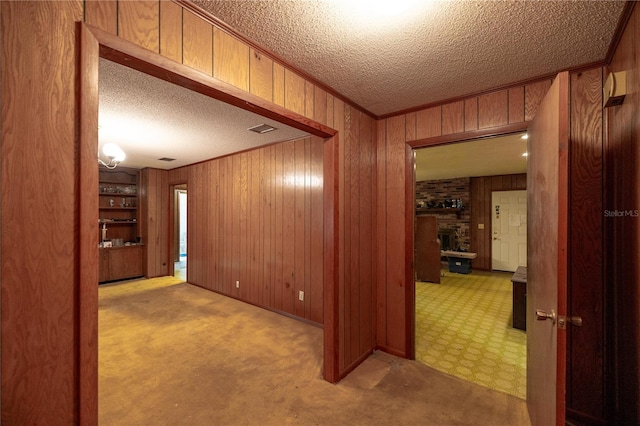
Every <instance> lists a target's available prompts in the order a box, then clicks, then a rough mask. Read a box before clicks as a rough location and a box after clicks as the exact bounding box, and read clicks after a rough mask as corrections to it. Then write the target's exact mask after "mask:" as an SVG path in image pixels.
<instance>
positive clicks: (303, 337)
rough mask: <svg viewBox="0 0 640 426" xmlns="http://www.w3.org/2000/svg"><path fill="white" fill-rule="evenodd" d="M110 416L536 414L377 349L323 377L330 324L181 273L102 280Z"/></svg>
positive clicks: (489, 419)
mask: <svg viewBox="0 0 640 426" xmlns="http://www.w3.org/2000/svg"><path fill="white" fill-rule="evenodd" d="M99 297H100V299H99V421H100V424H101V425H125V426H133V425H282V424H298V425H392V424H393V425H480V424H482V425H529V424H530V422H529V420H528V415H527V412H526V405H525V402H524V401H522V400H521V399H519V398H516V397H513V396H511V395H507V394H505V393H502V392H497V391H494V390H491V389H487V388H485V387H482V386H478V385H475V384H472V383H468V382H465V381H463V380H460V379H458V378H455V377H452V376H449V375H446V374H442V373H440V372H438V371H436V370H434V369H432V368H429V367H427V366H425V365H423V364H421V363H419V362H416V361H407V360H404V359H400V358H396V357H393V356H391V355H388V354H385V353H382V352H374V354H373V355H372V356H370V357H369V358H368V359H367V360H366V361H365V362H364V363H363V364H362V365H361V366H359V367H358V368H357V369H356V370H354V371H353V372H352V373H351V374H350V375H349V376H348V377H347V378H345V379H344V380H342V381H341V382H340V383H338V384H335V385H334V384H330V383H327V382H326V381H324V380H322V330H321V329H319V328H317V327H313V326H310V325H308V324H305V323H302V322H300V321H296V320H293V319H290V318H287V317H285V316H282V315H278V314H276V313H273V312H269V311H267V310H264V309H260V308H256V307H254V306H251V305H247V304H245V303H242V302H239V301H237V300H234V299H231V298H228V297H224V296H221V295H218V294H215V293H212V292H209V291H207V290H204V289H201V288H198V287H195V286H192V285H190V284H186V283H179V280H178V279H176V278H174V277H168V278H162V279H154V280H141V281H130V282H126V283H122V284H111V285H106V286H104V285H103V286H100V289H99Z"/></svg>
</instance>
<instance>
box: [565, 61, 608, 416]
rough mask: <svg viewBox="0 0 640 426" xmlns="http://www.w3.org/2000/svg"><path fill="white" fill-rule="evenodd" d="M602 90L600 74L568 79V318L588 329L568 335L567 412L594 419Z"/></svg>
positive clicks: (597, 409)
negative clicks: (575, 318)
mask: <svg viewBox="0 0 640 426" xmlns="http://www.w3.org/2000/svg"><path fill="white" fill-rule="evenodd" d="M602 84H603V81H602V70H601V69H600V68H597V69H594V70H590V71H584V72H581V73H578V74H573V75H572V76H571V152H570V155H571V158H570V176H571V178H570V185H571V189H570V197H571V198H570V203H569V205H570V206H571V208H570V217H571V222H570V227H571V229H572V230H575V232H570V237H569V252H570V256H571V262H570V264H569V268H570V270H569V276H570V284H569V286H570V287H569V290H570V292H569V295H570V297H569V314H570V315H580V316H581V317H582V319H583V321H585V323H589V324H591V325H590V326H589V327H586V328H580V329H577V328H570V331H569V335H568V344H569V350H568V354H569V357H568V363H567V369H568V371H569V374H568V376H567V378H568V383H567V389H568V391H569V392H568V395H567V396H568V397H567V406H568V407H570V408H571V409H573V410H575V411H579V412H581V413H584V414H588V415H589V416H591V417H593V418H598V419H604V418H605V410H604V408H605V407H604V401H605V395H604V393H603V392H604V389H605V383H604V377H605V376H604V373H605V368H604V347H603V345H602V342H604V324H603V321H602V313H603V311H604V304H603V299H604V298H603V295H604V287H603V285H604V279H603V262H602V259H603V252H602V244H601V242H602V240H603V229H602V211H603V202H602V191H603V175H602V166H603V161H602V147H603V140H602V108H601V105H602ZM582 229H588V230H589V232H581V231H580V230H582ZM584 247H589V250H584ZM586 282H588V283H589V285H588V286H585V285H584V283H586ZM578 288H580V291H575V290H577V289H578ZM583 348H592V350H588V351H585V350H584V349H583Z"/></svg>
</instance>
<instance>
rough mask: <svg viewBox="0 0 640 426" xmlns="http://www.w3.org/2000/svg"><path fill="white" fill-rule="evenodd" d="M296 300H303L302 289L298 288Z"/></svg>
mask: <svg viewBox="0 0 640 426" xmlns="http://www.w3.org/2000/svg"><path fill="white" fill-rule="evenodd" d="M298 300H299V301H301V302H304V291H302V290H300V291H299V292H298Z"/></svg>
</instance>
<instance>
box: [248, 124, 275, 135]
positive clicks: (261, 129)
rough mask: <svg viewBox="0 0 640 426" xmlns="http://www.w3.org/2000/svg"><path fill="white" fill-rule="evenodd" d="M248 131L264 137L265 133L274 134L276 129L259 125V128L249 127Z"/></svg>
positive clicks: (266, 125)
mask: <svg viewBox="0 0 640 426" xmlns="http://www.w3.org/2000/svg"><path fill="white" fill-rule="evenodd" d="M247 130H249V131H251V132H256V133H260V134H261V135H263V134H265V133H269V132H273V131H274V130H276V128H275V127H272V126H269V125H268V124H258V125H257V126H253V127H249V128H248V129H247Z"/></svg>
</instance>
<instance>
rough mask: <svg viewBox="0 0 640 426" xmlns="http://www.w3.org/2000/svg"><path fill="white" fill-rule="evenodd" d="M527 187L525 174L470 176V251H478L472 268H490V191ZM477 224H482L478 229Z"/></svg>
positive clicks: (486, 269) (485, 269) (515, 189)
mask: <svg viewBox="0 0 640 426" xmlns="http://www.w3.org/2000/svg"><path fill="white" fill-rule="evenodd" d="M523 189H527V174H526V173H521V174H517V175H500V176H483V177H472V178H471V182H470V192H471V194H470V196H471V197H470V198H471V203H470V204H471V225H470V229H471V247H470V248H471V251H472V252H475V253H478V257H476V258H475V259H473V261H472V265H473V269H477V270H484V271H490V270H491V236H492V235H493V233H492V230H491V193H492V192H493V191H517V190H523ZM478 225H481V226H484V229H479V227H478Z"/></svg>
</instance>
